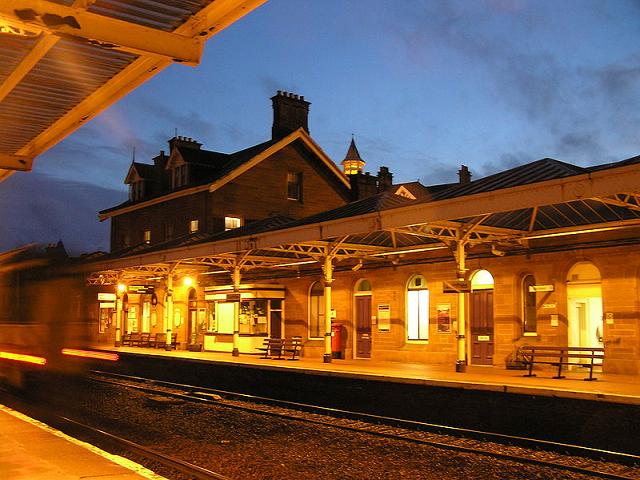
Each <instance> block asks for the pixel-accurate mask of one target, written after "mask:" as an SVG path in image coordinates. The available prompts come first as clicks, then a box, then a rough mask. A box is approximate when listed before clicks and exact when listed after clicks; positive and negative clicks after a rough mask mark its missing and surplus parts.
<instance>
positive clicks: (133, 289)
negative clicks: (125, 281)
mask: <svg viewBox="0 0 640 480" xmlns="http://www.w3.org/2000/svg"><path fill="white" fill-rule="evenodd" d="M155 289H156V287H154V286H153V285H129V287H128V288H127V290H128V291H129V293H153V292H155Z"/></svg>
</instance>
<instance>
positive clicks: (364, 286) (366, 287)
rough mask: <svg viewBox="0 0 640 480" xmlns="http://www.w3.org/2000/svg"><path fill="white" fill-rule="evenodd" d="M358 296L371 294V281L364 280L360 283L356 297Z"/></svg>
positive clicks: (357, 286)
mask: <svg viewBox="0 0 640 480" xmlns="http://www.w3.org/2000/svg"><path fill="white" fill-rule="evenodd" d="M358 294H365V295H367V294H369V295H370V294H371V282H370V281H369V280H366V279H363V280H360V281H359V282H358V284H357V285H356V295H358Z"/></svg>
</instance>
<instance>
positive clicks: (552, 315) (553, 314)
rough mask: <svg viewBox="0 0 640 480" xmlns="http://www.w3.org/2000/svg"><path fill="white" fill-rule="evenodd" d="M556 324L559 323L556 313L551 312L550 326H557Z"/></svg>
mask: <svg viewBox="0 0 640 480" xmlns="http://www.w3.org/2000/svg"><path fill="white" fill-rule="evenodd" d="M558 324H559V321H558V314H556V313H552V314H551V326H552V327H557V326H558Z"/></svg>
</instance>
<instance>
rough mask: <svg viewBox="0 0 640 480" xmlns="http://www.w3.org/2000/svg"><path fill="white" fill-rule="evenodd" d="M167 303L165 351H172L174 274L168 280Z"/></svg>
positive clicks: (168, 276)
mask: <svg viewBox="0 0 640 480" xmlns="http://www.w3.org/2000/svg"><path fill="white" fill-rule="evenodd" d="M166 288H167V291H166V301H165V302H164V308H165V309H166V315H165V318H166V325H165V332H166V335H167V339H166V343H165V346H164V349H165V350H171V336H172V333H173V274H172V273H169V275H167V280H166Z"/></svg>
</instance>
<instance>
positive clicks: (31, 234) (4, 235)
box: [0, 172, 126, 255]
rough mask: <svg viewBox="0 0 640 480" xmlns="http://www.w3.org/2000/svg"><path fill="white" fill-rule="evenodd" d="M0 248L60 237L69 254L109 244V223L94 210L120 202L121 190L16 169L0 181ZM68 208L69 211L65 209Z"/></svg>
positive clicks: (100, 247)
mask: <svg viewBox="0 0 640 480" xmlns="http://www.w3.org/2000/svg"><path fill="white" fill-rule="evenodd" d="M0 197H1V198H2V202H0V218H2V227H3V228H2V229H1V230H0V251H4V250H9V249H13V248H17V247H19V246H21V245H25V244H28V243H41V244H48V243H56V242H57V241H58V240H62V242H63V243H64V245H65V247H66V249H67V251H68V252H69V253H70V254H72V255H79V254H81V253H88V252H94V251H97V250H102V251H108V249H109V222H102V223H100V222H99V221H98V216H97V215H98V211H99V210H102V209H105V208H108V207H111V206H113V205H116V204H118V203H120V202H122V201H123V200H124V199H125V198H126V195H125V194H123V192H121V191H117V190H112V189H108V188H100V187H96V186H95V185H90V184H87V183H81V182H71V181H61V180H57V179H55V178H53V177H50V176H47V175H42V174H39V173H34V172H32V173H18V174H15V175H12V176H11V177H9V178H8V179H7V180H5V181H4V182H2V183H0ZM70 212H73V214H70Z"/></svg>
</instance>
